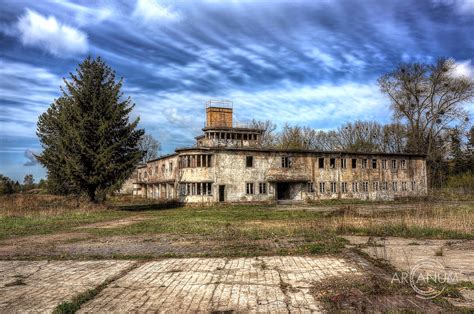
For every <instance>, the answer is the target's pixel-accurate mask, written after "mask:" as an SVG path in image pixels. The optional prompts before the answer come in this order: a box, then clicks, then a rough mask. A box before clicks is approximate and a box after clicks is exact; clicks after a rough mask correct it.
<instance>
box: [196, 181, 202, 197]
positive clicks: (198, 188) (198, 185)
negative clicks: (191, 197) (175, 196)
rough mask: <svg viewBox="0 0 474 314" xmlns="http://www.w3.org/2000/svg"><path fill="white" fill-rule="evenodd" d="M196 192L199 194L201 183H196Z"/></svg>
mask: <svg viewBox="0 0 474 314" xmlns="http://www.w3.org/2000/svg"><path fill="white" fill-rule="evenodd" d="M196 194H197V195H201V184H200V183H196Z"/></svg>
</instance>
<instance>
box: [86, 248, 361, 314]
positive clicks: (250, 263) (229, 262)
mask: <svg viewBox="0 0 474 314" xmlns="http://www.w3.org/2000/svg"><path fill="white" fill-rule="evenodd" d="M357 274H361V271H360V270H359V269H358V268H357V267H356V265H355V264H354V263H353V262H350V261H348V260H346V259H343V258H336V257H297V256H285V257H280V256H274V257H257V258H235V259H224V258H185V259H166V260H162V261H155V262H148V263H145V264H144V265H141V266H140V267H138V268H136V269H134V270H132V271H130V272H129V273H128V274H127V275H125V276H123V277H122V278H120V279H118V280H116V281H115V282H113V283H112V284H111V285H109V286H108V287H107V288H106V289H104V290H103V291H102V292H101V293H100V294H99V295H98V296H97V297H96V298H95V299H94V300H92V301H90V302H88V303H86V304H84V305H83V306H82V307H81V310H80V312H82V313H86V312H128V311H137V310H139V311H143V312H145V311H160V312H192V311H240V312H242V311H243V312H248V311H251V312H287V311H292V312H307V311H313V312H321V311H323V308H322V305H321V304H320V303H318V302H317V301H316V300H315V299H314V298H313V296H312V295H311V293H310V288H311V284H312V282H317V281H320V280H324V279H325V278H329V277H332V276H341V275H357Z"/></svg>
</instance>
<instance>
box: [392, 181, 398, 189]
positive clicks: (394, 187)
mask: <svg viewBox="0 0 474 314" xmlns="http://www.w3.org/2000/svg"><path fill="white" fill-rule="evenodd" d="M392 190H393V191H395V192H397V190H398V184H397V182H395V181H393V182H392Z"/></svg>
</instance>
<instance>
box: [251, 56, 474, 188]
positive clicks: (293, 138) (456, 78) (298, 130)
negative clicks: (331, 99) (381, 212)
mask: <svg viewBox="0 0 474 314" xmlns="http://www.w3.org/2000/svg"><path fill="white" fill-rule="evenodd" d="M456 67H457V65H456V63H455V62H454V60H452V59H439V60H437V62H436V63H435V64H419V63H411V64H400V65H399V66H398V67H397V68H396V69H395V70H394V71H393V72H391V73H388V74H385V75H383V76H381V77H380V78H379V80H378V84H379V87H380V90H381V91H382V93H384V94H385V95H387V97H388V98H389V99H390V109H391V110H392V113H393V114H392V122H391V123H388V124H381V123H379V122H377V121H355V122H350V123H346V124H344V125H342V126H341V127H339V128H337V129H336V130H332V131H317V130H314V129H312V128H310V127H306V126H290V125H288V124H285V125H284V126H283V127H282V129H281V131H280V132H276V125H275V124H274V123H273V122H272V121H255V120H254V121H252V126H253V127H257V128H261V129H263V130H264V134H263V137H262V145H263V146H265V147H274V148H281V149H310V150H321V151H341V150H342V151H348V152H370V153H374V152H390V153H417V154H425V155H426V158H427V165H428V178H429V184H430V186H432V187H441V186H442V185H443V183H444V182H446V180H447V177H448V176H450V175H459V174H463V173H474V157H473V151H474V128H473V127H472V123H471V122H470V119H469V115H468V113H467V112H466V111H465V110H464V105H466V104H470V105H472V101H473V99H474V81H473V79H472V77H469V76H462V75H459V74H458V73H457V68H456Z"/></svg>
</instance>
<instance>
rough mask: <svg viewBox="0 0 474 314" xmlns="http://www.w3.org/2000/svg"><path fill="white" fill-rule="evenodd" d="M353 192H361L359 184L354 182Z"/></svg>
mask: <svg viewBox="0 0 474 314" xmlns="http://www.w3.org/2000/svg"><path fill="white" fill-rule="evenodd" d="M352 192H359V185H358V184H357V182H352Z"/></svg>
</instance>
